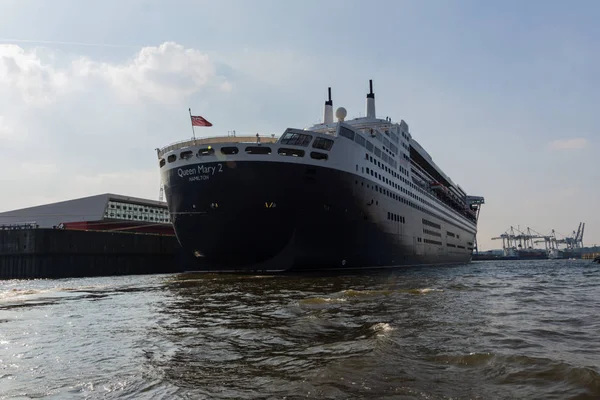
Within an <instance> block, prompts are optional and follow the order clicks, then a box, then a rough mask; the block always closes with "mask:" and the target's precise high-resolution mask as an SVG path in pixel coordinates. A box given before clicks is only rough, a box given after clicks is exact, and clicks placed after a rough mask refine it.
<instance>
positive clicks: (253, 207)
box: [157, 81, 484, 271]
mask: <svg viewBox="0 0 600 400" xmlns="http://www.w3.org/2000/svg"><path fill="white" fill-rule="evenodd" d="M369 88H370V90H369V93H368V94H367V98H366V116H365V117H360V118H355V119H349V120H346V114H347V112H346V110H345V109H344V108H343V107H340V108H338V109H337V110H336V111H335V117H336V121H334V112H333V101H332V99H331V88H329V90H328V94H329V96H328V100H326V101H325V107H324V114H323V121H322V123H319V124H316V125H314V126H312V127H310V128H305V129H296V128H288V129H286V130H285V131H284V132H283V134H281V135H280V136H279V137H276V136H275V135H260V134H256V135H255V136H254V135H253V136H235V135H231V134H228V135H227V136H225V135H223V136H221V137H209V138H198V139H196V138H193V139H190V140H185V141H182V142H178V143H174V144H171V145H168V146H166V147H164V148H161V149H157V154H158V159H159V166H160V173H161V180H162V185H163V187H164V193H165V196H166V201H167V205H168V208H169V212H170V215H171V220H172V222H173V226H174V229H175V233H176V235H177V238H178V240H179V242H180V243H181V246H183V248H184V249H185V251H186V252H187V253H188V254H190V255H191V256H193V257H194V258H195V260H197V268H196V269H197V270H204V271H322V270H336V269H348V270H351V269H369V268H393V267H402V266H416V265H439V264H457V263H467V262H469V261H470V260H471V257H472V253H473V249H474V246H476V244H475V243H476V242H475V236H476V233H477V220H478V217H479V210H480V208H481V205H482V204H483V203H484V199H483V197H480V196H469V195H467V194H466V192H465V191H464V190H463V189H461V187H460V186H458V185H457V184H455V183H454V182H453V181H452V180H451V179H450V177H448V175H446V174H445V173H444V172H443V171H442V169H441V168H440V167H439V166H437V165H436V164H435V163H434V161H433V159H432V157H431V156H430V155H429V154H428V153H427V151H425V149H424V148H423V147H422V146H421V145H419V143H418V142H417V141H416V140H415V139H414V138H413V137H412V135H411V133H410V131H409V127H408V124H407V123H406V122H404V121H403V120H401V121H400V122H399V123H398V122H394V121H392V120H391V119H390V118H387V117H386V118H383V119H382V118H377V117H376V114H375V94H374V92H373V82H372V81H369Z"/></svg>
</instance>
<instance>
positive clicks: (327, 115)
mask: <svg viewBox="0 0 600 400" xmlns="http://www.w3.org/2000/svg"><path fill="white" fill-rule="evenodd" d="M327 91H328V92H329V100H327V101H326V102H325V108H324V109H323V123H324V124H332V123H333V101H332V100H331V88H327Z"/></svg>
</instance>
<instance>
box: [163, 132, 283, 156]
mask: <svg viewBox="0 0 600 400" xmlns="http://www.w3.org/2000/svg"><path fill="white" fill-rule="evenodd" d="M278 139H279V138H278V137H275V136H274V135H271V136H270V137H269V136H260V135H259V134H256V135H255V136H250V135H248V136H212V137H207V138H192V139H187V140H182V141H179V142H175V143H171V144H170V145H167V146H165V147H163V148H160V149H156V153H157V156H158V158H161V157H162V156H164V155H165V154H166V153H168V152H170V151H173V150H180V149H183V148H186V147H192V146H199V145H204V144H217V143H276V142H277V140H278Z"/></svg>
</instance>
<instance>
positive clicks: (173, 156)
mask: <svg viewBox="0 0 600 400" xmlns="http://www.w3.org/2000/svg"><path fill="white" fill-rule="evenodd" d="M175 160H177V156H176V155H175V154H171V155H170V156H169V157H167V161H168V162H170V163H172V162H173V161H175Z"/></svg>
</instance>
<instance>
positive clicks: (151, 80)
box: [73, 42, 228, 102]
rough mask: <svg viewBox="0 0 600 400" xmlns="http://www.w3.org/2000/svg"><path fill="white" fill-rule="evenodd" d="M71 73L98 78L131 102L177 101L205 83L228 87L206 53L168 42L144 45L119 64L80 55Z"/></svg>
mask: <svg viewBox="0 0 600 400" xmlns="http://www.w3.org/2000/svg"><path fill="white" fill-rule="evenodd" d="M73 75H74V76H76V77H80V78H98V79H100V80H102V81H104V82H106V83H107V84H109V85H110V86H111V87H112V88H113V89H114V90H116V91H117V92H118V93H119V94H120V95H121V96H123V97H124V98H125V99H127V100H131V101H138V100H139V99H140V97H147V98H150V99H152V100H155V101H159V102H173V101H180V100H181V99H184V98H186V97H188V96H190V95H192V94H194V93H197V92H198V91H200V90H202V88H204V87H207V86H211V85H215V87H217V88H223V89H224V90H227V87H228V86H227V84H228V82H227V81H225V80H224V79H223V78H221V77H217V74H216V71H215V66H214V63H213V62H212V60H211V59H210V58H209V57H208V55H206V54H204V53H202V52H200V51H198V50H195V49H186V48H184V47H183V46H181V45H179V44H177V43H172V42H166V43H163V44H161V45H160V46H158V47H144V48H143V49H141V50H140V51H139V52H138V53H137V54H136V56H135V57H134V58H133V59H131V60H129V61H128V62H126V63H123V64H109V63H99V62H95V61H93V60H90V59H87V58H80V59H78V60H75V61H74V62H73Z"/></svg>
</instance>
